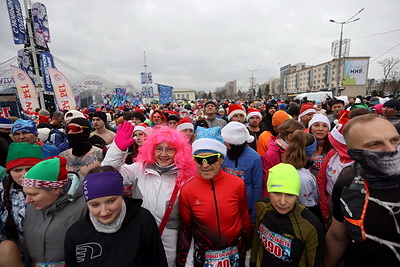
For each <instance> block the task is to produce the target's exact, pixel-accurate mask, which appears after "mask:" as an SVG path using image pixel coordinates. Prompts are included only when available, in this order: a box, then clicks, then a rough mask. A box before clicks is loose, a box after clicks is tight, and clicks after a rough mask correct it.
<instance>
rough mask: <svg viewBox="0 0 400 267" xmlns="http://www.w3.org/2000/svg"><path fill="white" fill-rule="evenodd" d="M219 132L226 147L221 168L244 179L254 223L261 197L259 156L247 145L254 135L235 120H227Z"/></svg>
mask: <svg viewBox="0 0 400 267" xmlns="http://www.w3.org/2000/svg"><path fill="white" fill-rule="evenodd" d="M221 134H222V138H223V139H224V142H225V145H226V147H227V149H228V153H227V157H226V158H225V160H224V163H223V164H222V168H223V170H224V171H225V172H227V173H230V174H233V175H236V176H238V177H240V178H241V179H243V180H244V183H245V185H246V195H247V205H248V207H249V213H250V219H251V223H252V224H254V223H255V219H256V214H255V204H256V201H257V200H258V199H259V198H260V197H261V194H262V186H263V184H262V182H263V176H262V167H261V158H260V156H259V155H258V154H257V152H256V151H255V150H254V149H252V148H250V147H249V146H248V145H247V143H251V142H252V141H253V140H254V137H253V136H251V135H250V134H249V132H248V130H247V129H246V126H244V125H243V124H242V123H240V122H236V121H231V122H229V123H228V124H227V125H226V126H225V127H224V128H223V129H222V131H221Z"/></svg>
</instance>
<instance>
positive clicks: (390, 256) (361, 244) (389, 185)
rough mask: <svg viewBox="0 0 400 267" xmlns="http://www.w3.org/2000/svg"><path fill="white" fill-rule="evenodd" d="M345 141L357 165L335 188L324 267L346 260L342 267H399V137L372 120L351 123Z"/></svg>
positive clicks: (383, 123) (367, 117)
mask: <svg viewBox="0 0 400 267" xmlns="http://www.w3.org/2000/svg"><path fill="white" fill-rule="evenodd" d="M343 136H344V138H345V140H346V143H347V146H348V147H349V149H348V154H349V155H350V157H351V158H353V159H354V160H355V162H354V163H353V164H352V165H351V166H348V167H346V168H344V169H343V170H342V171H341V173H340V175H339V177H338V179H337V181H336V184H335V186H334V188H333V192H332V205H333V212H332V213H333V218H332V225H331V227H330V228H329V230H328V232H327V235H326V245H327V251H326V252H327V254H326V266H337V265H338V264H339V262H340V261H341V260H342V258H344V266H399V263H400V230H399V222H400V213H399V209H400V153H399V143H400V136H399V134H398V133H397V131H396V129H395V127H394V126H393V125H392V124H391V123H390V122H389V121H387V120H385V119H383V118H381V117H378V116H376V115H373V114H367V115H361V116H357V117H355V118H353V119H351V120H350V121H349V122H348V123H347V124H346V125H345V126H344V129H343ZM350 240H352V241H353V242H349V241H350Z"/></svg>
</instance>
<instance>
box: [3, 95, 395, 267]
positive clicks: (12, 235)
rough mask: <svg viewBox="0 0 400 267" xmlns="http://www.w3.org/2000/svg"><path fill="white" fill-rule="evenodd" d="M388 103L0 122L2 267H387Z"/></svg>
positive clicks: (171, 107)
mask: <svg viewBox="0 0 400 267" xmlns="http://www.w3.org/2000/svg"><path fill="white" fill-rule="evenodd" d="M399 112H400V101H399V100H397V99H381V98H378V97H361V96H357V97H354V98H350V99H348V101H346V102H345V101H344V100H343V99H342V98H337V99H336V98H335V99H331V98H329V97H328V98H327V99H325V100H324V101H321V100H316V101H310V100H308V99H306V98H304V99H296V100H280V99H260V100H256V101H253V102H247V101H228V100H226V101H217V100H215V99H214V100H201V101H188V102H179V103H176V102H173V103H168V104H166V105H142V104H141V105H138V106H135V107H128V106H124V107H116V108H109V107H92V106H91V107H89V108H85V109H80V110H69V111H64V112H58V111H56V112H53V113H52V114H51V113H50V112H49V111H47V110H44V109H40V110H37V111H36V112H35V113H32V114H24V116H22V117H21V118H16V117H10V118H0V267H3V266H7V267H8V266H11V267H14V266H15V267H18V266H41V267H42V266H43V267H55V266H168V267H172V266H182V267H184V266H195V267H197V266H213V267H214V266H215V267H226V266H230V267H239V266H240V267H242V266H243V267H244V266H252V267H253V266H257V267H261V266H398V265H399V264H400V226H399V222H400V153H399V150H400V146H399V144H400V135H399V133H400V116H399Z"/></svg>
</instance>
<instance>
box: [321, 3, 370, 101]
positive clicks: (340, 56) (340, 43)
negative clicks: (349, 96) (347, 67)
mask: <svg viewBox="0 0 400 267" xmlns="http://www.w3.org/2000/svg"><path fill="white" fill-rule="evenodd" d="M363 10H364V8H362V9H361V10H360V11H358V12H357V13H356V14H354V15H353V16H352V17H351V18H349V19H347V20H346V21H343V22H338V21H335V20H333V19H331V20H329V21H330V22H332V23H336V24H340V39H339V56H338V64H337V71H336V88H335V90H334V91H333V96H338V93H339V87H340V85H341V81H342V79H343V78H342V79H341V75H340V65H341V61H342V44H343V25H344V24H350V23H353V22H356V21H357V20H359V19H360V18H356V19H353V18H354V17H355V16H357V15H358V14H360V13H361V12H362V11H363Z"/></svg>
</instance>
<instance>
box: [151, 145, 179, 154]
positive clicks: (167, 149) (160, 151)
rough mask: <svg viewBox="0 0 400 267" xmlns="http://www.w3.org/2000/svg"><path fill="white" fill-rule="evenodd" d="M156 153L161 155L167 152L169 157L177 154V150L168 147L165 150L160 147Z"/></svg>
mask: <svg viewBox="0 0 400 267" xmlns="http://www.w3.org/2000/svg"><path fill="white" fill-rule="evenodd" d="M155 151H156V153H158V154H161V153H163V152H165V153H166V154H167V155H169V156H171V155H173V154H175V149H174V148H172V147H166V148H165V149H164V148H163V147H162V146H158V147H156V149H155Z"/></svg>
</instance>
